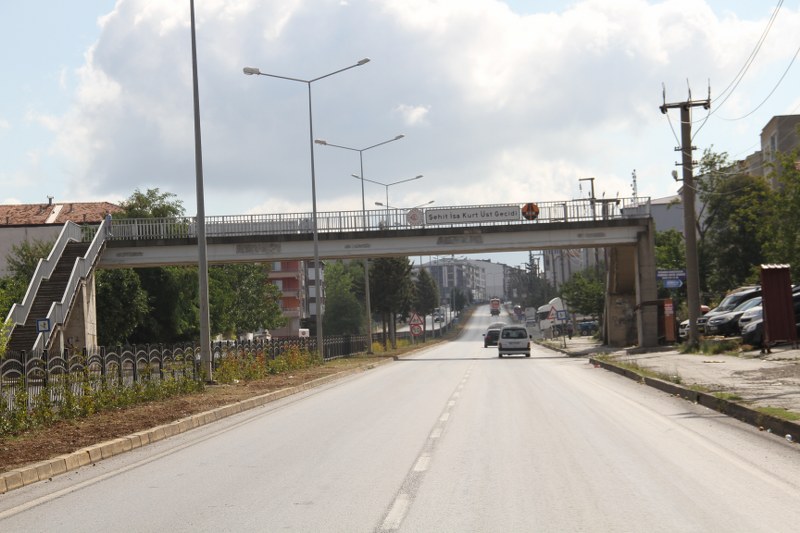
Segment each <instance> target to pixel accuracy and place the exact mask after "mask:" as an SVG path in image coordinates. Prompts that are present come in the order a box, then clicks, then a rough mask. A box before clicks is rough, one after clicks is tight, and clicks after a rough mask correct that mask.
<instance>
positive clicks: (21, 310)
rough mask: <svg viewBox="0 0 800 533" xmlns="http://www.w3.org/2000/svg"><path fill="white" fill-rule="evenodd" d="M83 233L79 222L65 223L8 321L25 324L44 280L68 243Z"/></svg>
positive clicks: (78, 239) (17, 324)
mask: <svg viewBox="0 0 800 533" xmlns="http://www.w3.org/2000/svg"><path fill="white" fill-rule="evenodd" d="M81 235H82V231H81V227H80V226H79V225H78V224H75V223H74V222H67V223H66V224H64V227H63V228H61V233H59V234H58V239H56V242H55V244H53V248H52V250H50V254H49V255H48V256H47V259H39V262H38V263H37V264H36V270H35V271H34V272H33V277H32V278H31V281H30V283H29V284H28V290H27V291H25V297H24V298H23V299H22V303H15V304H14V305H12V306H11V310H10V311H9V312H8V317H7V318H6V321H9V320H10V321H11V323H12V324H13V325H15V326H23V325H25V322H27V320H28V315H29V314H30V311H31V306H32V305H33V300H34V299H35V298H36V293H37V292H39V287H40V286H41V284H42V280H45V279H49V278H50V276H52V275H53V271H54V270H55V268H56V265H57V264H58V261H59V259H61V255H62V254H63V253H64V249H65V248H66V247H67V243H69V242H70V241H78V242H80V241H81V238H82V237H81Z"/></svg>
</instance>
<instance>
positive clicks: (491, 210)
mask: <svg viewBox="0 0 800 533" xmlns="http://www.w3.org/2000/svg"><path fill="white" fill-rule="evenodd" d="M521 218H522V208H520V206H518V205H504V206H493V207H446V208H428V209H426V210H425V223H426V224H458V223H466V222H511V221H515V222H516V221H519V220H520V219H521Z"/></svg>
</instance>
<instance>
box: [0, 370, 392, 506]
mask: <svg viewBox="0 0 800 533" xmlns="http://www.w3.org/2000/svg"><path fill="white" fill-rule="evenodd" d="M390 362H392V359H388V358H387V359H386V360H384V361H375V362H372V363H369V364H366V365H362V366H359V367H356V368H352V369H350V370H344V371H342V372H337V373H336V374H331V375H330V376H325V377H321V378H317V379H315V380H312V381H309V382H306V383H302V384H300V385H297V386H295V387H289V388H286V389H281V390H277V391H273V392H268V393H266V394H262V395H261V396H254V397H253V398H248V399H246V400H242V401H239V402H236V403H233V404H229V405H224V406H222V407H217V408H216V409H212V410H211V411H205V412H203V413H197V414H194V415H191V416H188V417H186V418H181V419H179V420H176V421H174V422H170V423H168V424H164V425H161V426H156V427H154V428H151V429H148V430H144V431H140V432H137V433H133V434H131V435H127V436H125V437H119V438H117V439H113V440H109V441H106V442H101V443H99V444H93V445H91V446H87V447H85V448H81V449H79V450H76V451H74V452H72V453H68V454H65V455H59V456H58V457H54V458H52V459H47V460H46V461H42V462H39V463H34V464H30V465H26V466H23V467H21V468H18V469H16V470H11V471H9V472H4V473H2V474H0V494H5V493H6V492H8V491H10V490H14V489H19V488H22V487H24V486H26V485H31V484H33V483H38V482H39V481H46V480H49V479H52V478H53V476H57V475H59V474H64V473H66V472H70V471H72V470H77V469H78V468H80V467H82V466H87V465H91V464H93V463H96V462H97V461H102V460H103V459H108V458H109V457H114V456H115V455H120V454H122V453H125V452H129V451H131V450H134V449H136V448H141V447H143V446H147V445H148V444H150V443H153V442H158V441H160V440H163V439H166V438H169V437H173V436H175V435H179V434H181V433H185V432H187V431H189V430H192V429H194V428H198V427H200V426H205V425H206V424H210V423H212V422H215V421H217V420H220V419H223V418H226V417H229V416H232V415H235V414H238V413H242V412H244V411H247V410H250V409H253V408H255V407H260V406H262V405H265V404H267V403H270V402H274V401H275V400H280V399H281V398H286V397H287V396H291V395H293V394H297V393H298V392H303V391H306V390H308V389H313V388H314V387H319V386H321V385H325V384H326V383H330V382H332V381H336V380H338V379H341V378H344V377H346V376H349V375H352V374H357V373H359V372H366V371H367V370H371V369H373V368H375V367H377V366H380V365H383V364H387V363H390Z"/></svg>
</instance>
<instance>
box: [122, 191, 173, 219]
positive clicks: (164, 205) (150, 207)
mask: <svg viewBox="0 0 800 533" xmlns="http://www.w3.org/2000/svg"><path fill="white" fill-rule="evenodd" d="M120 205H121V207H122V213H120V214H119V215H116V216H118V217H119V218H171V217H182V216H184V213H185V210H184V208H183V202H182V201H181V200H179V199H178V197H177V196H176V195H175V194H172V193H169V192H161V191H160V190H159V189H158V188H155V189H148V190H147V191H146V192H141V191H140V190H139V189H136V190H135V191H134V192H133V194H132V195H131V196H130V197H129V198H128V199H127V200H125V201H124V202H122V204H120Z"/></svg>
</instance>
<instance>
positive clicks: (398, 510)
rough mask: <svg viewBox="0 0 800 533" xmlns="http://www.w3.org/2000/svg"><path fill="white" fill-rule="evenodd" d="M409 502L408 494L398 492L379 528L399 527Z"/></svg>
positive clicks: (394, 528)
mask: <svg viewBox="0 0 800 533" xmlns="http://www.w3.org/2000/svg"><path fill="white" fill-rule="evenodd" d="M409 502H410V499H409V497H408V494H398V495H397V499H395V501H394V505H392V508H391V510H390V511H389V514H388V515H386V519H385V520H384V521H383V526H382V527H381V529H383V530H388V531H393V530H397V529H400V524H402V523H403V518H405V516H406V513H407V512H408V504H409Z"/></svg>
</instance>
